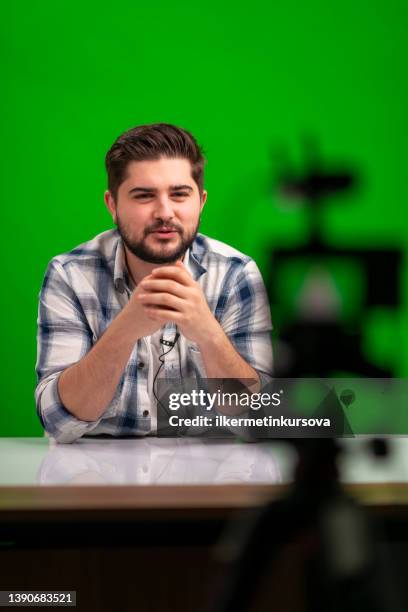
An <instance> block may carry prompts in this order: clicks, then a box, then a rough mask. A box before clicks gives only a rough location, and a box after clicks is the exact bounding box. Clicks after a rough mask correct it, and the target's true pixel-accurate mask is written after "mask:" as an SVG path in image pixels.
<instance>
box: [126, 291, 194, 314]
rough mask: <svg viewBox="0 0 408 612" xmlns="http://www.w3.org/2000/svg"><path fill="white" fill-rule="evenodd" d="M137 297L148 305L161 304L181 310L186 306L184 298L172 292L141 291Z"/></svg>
mask: <svg viewBox="0 0 408 612" xmlns="http://www.w3.org/2000/svg"><path fill="white" fill-rule="evenodd" d="M137 297H138V300H139V302H141V303H142V304H143V305H146V306H161V307H166V308H172V309H174V310H179V311H181V310H183V309H184V306H185V301H184V300H182V299H180V298H179V297H176V296H175V295H172V294H171V293H141V294H139V295H138V296H137Z"/></svg>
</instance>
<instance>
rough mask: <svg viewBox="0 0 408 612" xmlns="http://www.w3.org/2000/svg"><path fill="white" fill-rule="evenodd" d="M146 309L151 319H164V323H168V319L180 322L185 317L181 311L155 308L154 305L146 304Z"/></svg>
mask: <svg viewBox="0 0 408 612" xmlns="http://www.w3.org/2000/svg"><path fill="white" fill-rule="evenodd" d="M144 310H145V311H146V315H147V316H148V317H149V318H150V319H154V320H155V321H162V322H163V323H167V322H168V321H172V322H173V323H180V321H182V319H183V314H182V313H181V312H177V311H176V310H168V309H165V308H155V307H153V306H146V307H145V308H144Z"/></svg>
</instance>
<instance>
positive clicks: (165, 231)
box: [150, 227, 178, 236]
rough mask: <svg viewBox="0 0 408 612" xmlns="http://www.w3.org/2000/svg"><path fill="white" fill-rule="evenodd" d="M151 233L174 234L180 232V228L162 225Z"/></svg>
mask: <svg viewBox="0 0 408 612" xmlns="http://www.w3.org/2000/svg"><path fill="white" fill-rule="evenodd" d="M150 233H151V234H157V235H159V236H173V235H174V234H178V230H176V229H174V228H173V227H161V228H160V229H157V230H153V231H152V232H150Z"/></svg>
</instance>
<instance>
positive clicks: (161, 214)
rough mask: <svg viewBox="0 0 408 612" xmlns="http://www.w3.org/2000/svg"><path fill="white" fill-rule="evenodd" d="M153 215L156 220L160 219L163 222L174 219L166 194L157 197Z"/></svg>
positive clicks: (170, 203)
mask: <svg viewBox="0 0 408 612" xmlns="http://www.w3.org/2000/svg"><path fill="white" fill-rule="evenodd" d="M153 214H154V217H155V218H156V219H162V220H163V221H168V220H169V219H172V218H173V217H174V211H173V205H172V202H171V200H170V198H169V197H168V196H167V195H166V194H163V195H158V196H157V200H156V206H155V209H154V213H153Z"/></svg>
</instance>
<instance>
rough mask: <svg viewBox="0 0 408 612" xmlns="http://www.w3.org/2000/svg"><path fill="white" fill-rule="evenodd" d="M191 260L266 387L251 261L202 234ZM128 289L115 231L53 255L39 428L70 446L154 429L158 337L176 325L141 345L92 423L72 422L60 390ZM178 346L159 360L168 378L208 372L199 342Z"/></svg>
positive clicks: (263, 325) (265, 329) (266, 358)
mask: <svg viewBox="0 0 408 612" xmlns="http://www.w3.org/2000/svg"><path fill="white" fill-rule="evenodd" d="M185 263H186V267H187V269H188V270H189V272H190V273H191V275H192V277H193V278H194V279H195V280H196V281H197V282H198V284H199V285H200V287H201V289H202V291H203V293H204V295H205V297H206V300H207V302H208V305H209V307H210V309H211V311H212V313H213V314H214V317H215V318H216V319H217V321H218V322H219V323H220V325H221V326H222V328H223V330H224V332H225V333H226V335H227V336H228V338H229V339H230V341H231V343H232V344H233V345H234V347H235V348H236V350H237V351H238V353H239V354H240V355H241V356H242V357H243V359H244V360H245V361H246V362H247V363H249V364H250V365H251V366H252V367H253V368H254V369H255V370H256V371H257V372H258V374H259V376H260V379H261V383H262V384H265V383H266V382H268V381H269V380H270V376H271V374H272V347H271V333H270V332H271V329H272V325H271V318H270V310H269V304H268V299H267V296H266V291H265V287H264V284H263V281H262V277H261V275H260V272H259V270H258V267H257V265H256V264H255V262H254V261H253V260H252V259H251V258H250V257H248V256H246V255H243V254H242V253H240V252H239V251H237V250H235V249H233V248H232V247H230V246H228V245H226V244H224V243H222V242H220V241H218V240H214V239H212V238H208V237H207V236H204V235H203V234H198V235H197V236H196V238H195V240H194V242H193V244H192V246H191V248H190V249H189V250H188V251H187V253H186V258H185ZM131 290H132V286H131V281H130V278H129V275H128V271H127V267H126V259H125V252H124V247H123V242H122V240H121V238H120V236H119V234H118V232H117V230H109V231H106V232H103V233H102V234H99V235H98V236H96V237H95V238H94V239H92V240H90V241H89V242H86V243H84V244H82V245H80V246H79V247H77V248H76V249H74V250H72V251H70V252H69V253H65V254H63V255H58V256H57V257H54V258H53V259H52V260H51V262H50V264H49V265H48V268H47V271H46V274H45V278H44V282H43V286H42V289H41V293H40V303H39V313H38V335H37V348H38V354H37V364H36V372H37V380H38V384H37V388H36V391H35V398H36V405H37V412H38V416H39V418H40V420H41V423H42V425H43V427H44V428H45V430H46V431H47V432H48V434H49V435H50V436H51V437H53V438H55V439H56V440H57V441H58V442H73V441H74V440H76V439H78V438H80V437H81V436H83V435H98V434H110V435H112V436H120V435H146V434H150V433H155V425H156V421H155V414H156V401H155V399H154V396H153V388H152V385H153V378H154V375H155V373H156V372H157V370H158V368H159V366H160V363H159V361H158V355H159V352H160V347H161V344H160V338H161V339H163V340H167V341H172V340H173V339H174V336H175V332H176V331H177V330H176V327H175V325H174V324H173V323H168V324H166V325H165V326H164V327H162V328H161V330H159V331H158V332H156V333H155V334H153V335H152V336H148V337H146V338H140V339H139V340H138V341H137V343H136V344H135V346H134V348H133V350H132V352H131V355H130V358H129V360H128V363H127V365H126V367H125V369H124V371H123V374H122V377H121V379H120V381H119V384H118V386H117V388H116V392H115V394H114V397H113V398H112V401H111V402H110V404H109V405H108V406H107V408H106V409H105V411H104V412H103V414H102V415H101V416H100V417H99V418H98V419H97V420H96V421H92V422H91V421H82V420H80V419H78V418H76V417H75V416H74V415H73V414H71V413H70V412H69V411H68V410H67V409H66V408H65V407H64V405H63V404H62V403H61V400H60V398H59V394H58V388H57V384H58V377H59V375H60V374H61V373H62V372H63V371H64V370H65V369H66V368H68V367H69V366H71V365H72V364H74V363H76V362H77V361H79V360H80V359H81V358H82V357H83V356H84V355H85V354H86V353H87V352H88V351H89V350H90V349H91V347H92V346H93V344H95V342H96V341H97V340H98V338H99V337H100V336H101V335H102V334H103V332H104V331H105V329H106V328H107V327H108V326H109V325H110V323H111V322H112V321H113V319H114V318H115V317H116V315H117V314H118V313H119V312H120V311H121V309H122V308H123V307H124V306H125V304H126V303H127V302H128V300H129V297H130V295H131ZM176 348H177V350H171V351H169V352H168V354H167V355H166V356H165V357H163V358H162V359H163V361H164V365H163V367H162V371H161V375H162V376H164V377H166V378H168V379H172V378H180V376H182V377H183V378H186V377H189V378H194V377H205V376H206V373H205V367H204V363H203V360H202V356H201V354H200V350H199V348H198V346H197V345H196V344H195V343H194V342H191V341H190V340H188V339H187V338H184V337H183V335H181V336H180V338H179V340H178V342H177V346H176ZM167 350H168V349H166V351H167ZM166 351H165V352H166Z"/></svg>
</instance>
